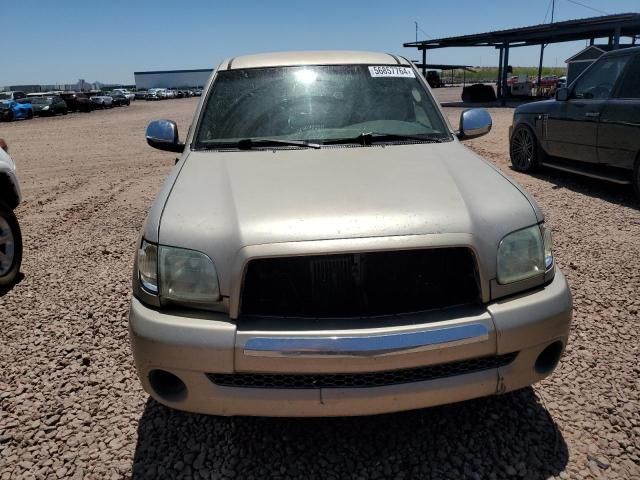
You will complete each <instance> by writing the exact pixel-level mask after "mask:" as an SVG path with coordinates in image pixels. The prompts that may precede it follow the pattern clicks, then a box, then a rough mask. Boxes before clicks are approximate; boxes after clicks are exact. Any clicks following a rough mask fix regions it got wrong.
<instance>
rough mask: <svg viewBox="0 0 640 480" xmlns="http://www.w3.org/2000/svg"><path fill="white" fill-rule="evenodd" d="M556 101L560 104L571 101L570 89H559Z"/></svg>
mask: <svg viewBox="0 0 640 480" xmlns="http://www.w3.org/2000/svg"><path fill="white" fill-rule="evenodd" d="M556 100H558V101H559V102H566V101H567V100H569V89H568V88H564V87H562V88H559V89H558V91H557V92H556Z"/></svg>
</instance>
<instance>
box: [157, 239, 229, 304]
mask: <svg viewBox="0 0 640 480" xmlns="http://www.w3.org/2000/svg"><path fill="white" fill-rule="evenodd" d="M160 296H161V298H162V299H163V300H169V301H172V302H179V303H187V304H193V303H196V304H203V303H215V302H217V301H218V300H220V288H219V286H218V274H217V273H216V268H215V266H214V265H213V261H212V260H211V259H210V258H209V257H207V256H206V255H205V254H204V253H200V252H196V251H195V250H185V249H182V248H174V247H165V246H162V245H161V246H160Z"/></svg>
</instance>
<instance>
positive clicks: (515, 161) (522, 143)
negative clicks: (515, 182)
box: [509, 125, 545, 172]
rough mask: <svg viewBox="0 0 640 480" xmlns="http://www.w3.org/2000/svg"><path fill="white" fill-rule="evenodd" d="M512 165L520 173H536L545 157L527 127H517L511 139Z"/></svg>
mask: <svg viewBox="0 0 640 480" xmlns="http://www.w3.org/2000/svg"><path fill="white" fill-rule="evenodd" d="M509 143H510V145H509V154H510V156H511V165H513V168H514V169H515V170H517V171H518V172H534V171H536V170H537V169H538V168H539V167H540V161H541V160H542V158H543V156H544V155H545V153H544V151H543V150H542V148H541V147H540V144H539V143H538V139H537V138H536V136H535V134H534V133H533V131H532V130H531V129H530V128H529V127H527V126H526V125H520V126H518V127H516V129H515V131H514V132H513V135H512V136H511V139H510V142H509Z"/></svg>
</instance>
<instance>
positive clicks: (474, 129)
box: [457, 108, 493, 140]
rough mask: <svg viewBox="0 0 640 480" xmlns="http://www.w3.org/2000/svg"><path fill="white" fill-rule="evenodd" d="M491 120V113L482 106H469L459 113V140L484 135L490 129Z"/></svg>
mask: <svg viewBox="0 0 640 480" xmlns="http://www.w3.org/2000/svg"><path fill="white" fill-rule="evenodd" d="M492 125H493V122H492V120H491V115H489V112H487V111H486V110H485V109H484V108H470V109H468V110H465V111H464V112H462V113H461V114H460V129H459V130H458V133H457V135H458V138H459V139H460V140H464V139H468V138H476V137H480V136H482V135H486V134H487V133H489V132H490V131H491V127H492Z"/></svg>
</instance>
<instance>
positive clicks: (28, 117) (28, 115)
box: [27, 110, 33, 120]
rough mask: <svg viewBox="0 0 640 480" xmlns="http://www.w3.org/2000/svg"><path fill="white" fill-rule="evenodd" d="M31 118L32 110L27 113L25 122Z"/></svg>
mask: <svg viewBox="0 0 640 480" xmlns="http://www.w3.org/2000/svg"><path fill="white" fill-rule="evenodd" d="M32 118H33V110H29V111H28V112H27V120H31V119H32Z"/></svg>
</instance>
